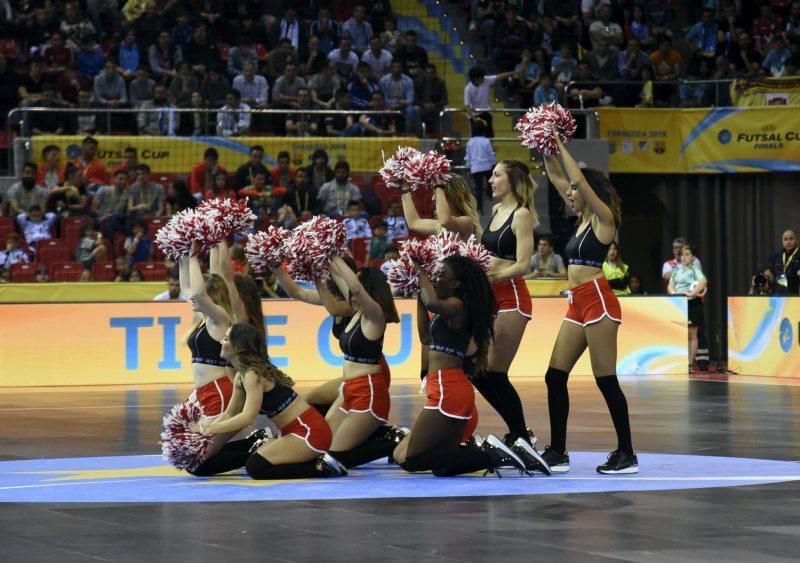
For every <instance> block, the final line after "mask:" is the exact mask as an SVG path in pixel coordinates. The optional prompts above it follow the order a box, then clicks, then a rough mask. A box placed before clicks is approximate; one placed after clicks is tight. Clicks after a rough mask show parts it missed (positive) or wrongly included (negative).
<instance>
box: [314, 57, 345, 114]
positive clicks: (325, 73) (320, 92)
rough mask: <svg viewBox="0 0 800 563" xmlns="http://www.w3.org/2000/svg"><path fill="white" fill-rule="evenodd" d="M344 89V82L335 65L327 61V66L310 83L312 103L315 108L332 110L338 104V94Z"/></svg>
mask: <svg viewBox="0 0 800 563" xmlns="http://www.w3.org/2000/svg"><path fill="white" fill-rule="evenodd" d="M341 87H342V81H341V79H340V78H339V76H338V75H337V74H336V69H335V68H334V66H333V63H331V62H329V61H327V60H326V62H325V66H323V67H322V69H321V70H320V71H319V73H318V74H315V75H314V76H312V77H311V79H310V80H309V81H308V89H309V90H310V91H311V101H312V103H313V105H314V106H319V107H321V108H322V109H330V108H332V107H333V105H334V104H335V103H336V92H337V91H338V90H339V89H340V88H341Z"/></svg>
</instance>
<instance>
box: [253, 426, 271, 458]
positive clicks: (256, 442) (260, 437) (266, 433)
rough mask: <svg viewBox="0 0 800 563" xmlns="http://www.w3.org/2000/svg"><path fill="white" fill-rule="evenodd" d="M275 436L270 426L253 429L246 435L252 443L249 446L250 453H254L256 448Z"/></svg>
mask: <svg viewBox="0 0 800 563" xmlns="http://www.w3.org/2000/svg"><path fill="white" fill-rule="evenodd" d="M273 438H275V436H274V435H273V434H272V430H271V429H270V428H259V429H258V430H254V431H253V432H251V433H250V435H249V436H247V440H251V441H252V442H253V445H252V446H250V453H251V454H252V453H254V452H255V451H256V450H257V449H258V448H260V447H261V446H263V445H264V444H266V443H267V442H269V441H270V440H272V439H273Z"/></svg>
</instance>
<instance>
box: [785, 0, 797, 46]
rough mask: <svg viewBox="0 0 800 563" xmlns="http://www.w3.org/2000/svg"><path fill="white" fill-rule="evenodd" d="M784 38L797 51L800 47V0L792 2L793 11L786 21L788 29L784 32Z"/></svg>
mask: <svg viewBox="0 0 800 563" xmlns="http://www.w3.org/2000/svg"><path fill="white" fill-rule="evenodd" d="M783 40H784V41H786V44H787V45H789V46H790V48H792V49H793V50H794V51H795V52H797V49H798V48H800V2H798V1H797V0H795V1H794V2H792V8H791V13H790V15H789V18H788V20H787V21H786V30H785V31H784V32H783Z"/></svg>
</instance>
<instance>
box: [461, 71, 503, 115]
mask: <svg viewBox="0 0 800 563" xmlns="http://www.w3.org/2000/svg"><path fill="white" fill-rule="evenodd" d="M495 82H497V76H495V75H491V76H485V77H484V80H483V83H481V85H480V86H475V85H474V84H473V83H472V82H470V83H469V84H467V85H466V86H465V87H464V105H465V106H467V108H469V109H486V108H490V107H492V106H491V104H489V88H491V87H492V86H494V83H495Z"/></svg>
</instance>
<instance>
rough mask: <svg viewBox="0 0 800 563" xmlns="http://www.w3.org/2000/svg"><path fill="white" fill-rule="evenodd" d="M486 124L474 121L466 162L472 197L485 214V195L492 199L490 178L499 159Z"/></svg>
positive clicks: (481, 121) (480, 211)
mask: <svg viewBox="0 0 800 563" xmlns="http://www.w3.org/2000/svg"><path fill="white" fill-rule="evenodd" d="M486 133H487V128H486V122H485V121H483V120H482V119H480V118H478V119H474V120H473V121H472V138H470V140H469V141H467V150H466V155H465V156H466V161H467V164H468V165H469V172H470V175H471V176H472V195H474V196H475V201H476V202H477V204H478V212H479V213H480V214H482V213H483V198H484V195H486V196H488V197H489V199H491V198H492V194H491V191H490V188H489V177H490V176H491V175H492V170H493V169H494V165H495V164H496V163H497V157H496V155H495V153H494V147H493V146H492V141H491V140H489V138H487V137H486Z"/></svg>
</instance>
